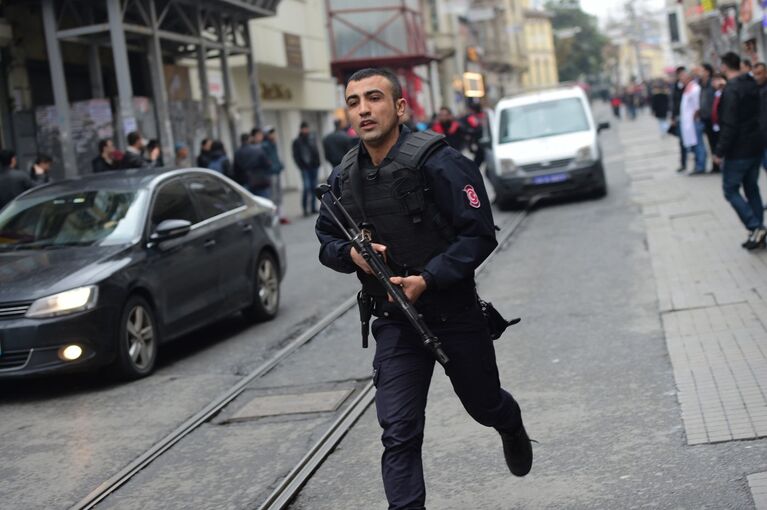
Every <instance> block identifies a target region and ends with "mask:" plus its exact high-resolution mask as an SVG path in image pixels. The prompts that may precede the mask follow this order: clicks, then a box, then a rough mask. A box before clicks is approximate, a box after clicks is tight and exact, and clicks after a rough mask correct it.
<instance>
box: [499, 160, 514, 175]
mask: <svg viewBox="0 0 767 510" xmlns="http://www.w3.org/2000/svg"><path fill="white" fill-rule="evenodd" d="M500 163H501V175H508V174H513V173H515V172H516V171H517V168H518V167H517V165H516V164H514V160H513V159H501V161H500Z"/></svg>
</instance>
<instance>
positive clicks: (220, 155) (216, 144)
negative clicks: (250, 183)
mask: <svg viewBox="0 0 767 510" xmlns="http://www.w3.org/2000/svg"><path fill="white" fill-rule="evenodd" d="M206 168H208V169H210V170H213V171H215V172H218V173H220V174H223V175H225V176H227V177H229V178H230V179H233V178H234V173H233V172H232V164H231V162H230V161H229V156H227V155H226V150H225V149H224V144H223V142H221V140H214V141H213V143H212V144H211V146H210V152H209V153H208V166H207V167H206Z"/></svg>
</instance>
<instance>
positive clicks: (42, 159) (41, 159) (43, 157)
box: [35, 152, 53, 165]
mask: <svg viewBox="0 0 767 510" xmlns="http://www.w3.org/2000/svg"><path fill="white" fill-rule="evenodd" d="M40 163H53V158H52V157H50V156H49V155H47V154H45V153H42V152H41V153H39V154H38V155H37V157H36V158H35V165H39V164H40Z"/></svg>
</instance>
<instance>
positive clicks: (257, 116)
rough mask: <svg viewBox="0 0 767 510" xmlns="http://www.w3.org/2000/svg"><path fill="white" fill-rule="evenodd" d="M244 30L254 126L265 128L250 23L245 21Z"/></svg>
mask: <svg viewBox="0 0 767 510" xmlns="http://www.w3.org/2000/svg"><path fill="white" fill-rule="evenodd" d="M243 25H244V27H243V28H244V29H245V32H244V33H245V43H246V45H247V46H248V54H247V55H246V58H247V62H248V85H249V88H250V103H251V105H252V107H251V108H252V109H251V111H252V113H253V125H254V126H259V127H264V126H263V122H264V115H263V112H262V111H261V87H260V85H259V82H258V69H257V67H256V63H255V58H254V55H255V51H256V48H255V47H254V46H253V42H252V41H251V38H250V23H249V22H247V21H245V22H243Z"/></svg>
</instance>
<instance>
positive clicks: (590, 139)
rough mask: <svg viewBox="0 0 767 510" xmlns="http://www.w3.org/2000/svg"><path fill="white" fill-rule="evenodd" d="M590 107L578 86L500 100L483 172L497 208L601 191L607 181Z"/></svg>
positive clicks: (598, 194) (603, 127) (492, 124)
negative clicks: (537, 199) (533, 199)
mask: <svg viewBox="0 0 767 510" xmlns="http://www.w3.org/2000/svg"><path fill="white" fill-rule="evenodd" d="M609 127H610V124H609V123H607V122H605V123H601V124H599V125H598V126H596V125H595V124H594V119H593V117H592V115H591V107H590V106H589V102H588V99H587V98H586V94H585V93H584V92H583V90H582V89H581V88H580V87H578V86H562V87H560V88H556V89H549V90H542V91H536V92H529V93H524V94H520V95H517V96H514V97H510V98H507V99H502V100H501V101H499V102H498V104H497V105H496V108H495V115H494V118H493V120H492V121H491V128H490V129H491V135H492V136H491V139H492V141H491V143H492V158H491V159H489V160H488V162H487V163H488V164H487V175H488V178H489V179H490V182H491V183H492V184H493V187H494V188H495V193H496V198H497V203H498V205H499V206H500V207H501V208H513V207H519V206H521V205H523V204H524V203H526V202H528V201H529V200H530V199H532V198H533V197H536V196H554V195H565V194H572V193H581V192H584V193H590V194H593V195H596V196H604V195H605V194H606V193H607V181H606V180H605V172H604V168H603V166H602V151H601V149H600V147H599V140H598V137H597V135H598V133H599V132H600V131H601V130H603V129H607V128H609Z"/></svg>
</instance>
